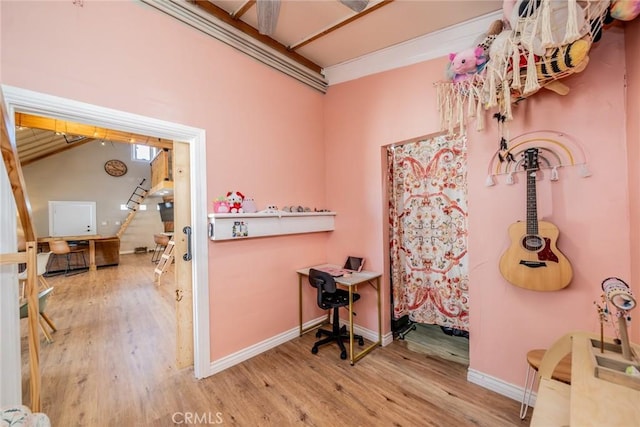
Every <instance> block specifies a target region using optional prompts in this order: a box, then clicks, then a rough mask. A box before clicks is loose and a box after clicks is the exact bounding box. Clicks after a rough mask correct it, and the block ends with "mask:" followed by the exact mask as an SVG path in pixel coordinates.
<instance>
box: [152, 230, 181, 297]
mask: <svg viewBox="0 0 640 427" xmlns="http://www.w3.org/2000/svg"><path fill="white" fill-rule="evenodd" d="M175 246H176V243H175V242H174V241H173V239H171V240H169V243H167V247H166V248H164V253H163V254H162V255H161V256H160V261H158V264H157V265H156V268H155V270H153V275H154V276H155V282H156V285H158V286H160V279H161V278H162V275H163V274H164V273H165V272H166V271H167V269H168V268H169V266H170V265H171V263H172V262H173V250H174V248H175Z"/></svg>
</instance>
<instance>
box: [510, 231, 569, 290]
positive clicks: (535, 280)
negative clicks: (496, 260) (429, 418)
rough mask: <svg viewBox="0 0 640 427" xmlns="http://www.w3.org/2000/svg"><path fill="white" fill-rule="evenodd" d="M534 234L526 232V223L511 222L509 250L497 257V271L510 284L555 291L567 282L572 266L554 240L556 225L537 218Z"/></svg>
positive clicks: (557, 234) (566, 284)
mask: <svg viewBox="0 0 640 427" xmlns="http://www.w3.org/2000/svg"><path fill="white" fill-rule="evenodd" d="M537 228H538V233H537V234H536V235H532V234H527V223H526V222H525V221H519V222H516V223H514V224H511V226H510V227H509V230H508V233H509V238H510V239H511V245H510V246H509V249H507V251H506V252H505V253H504V254H503V255H502V257H501V258H500V273H502V276H503V277H504V278H505V279H507V281H508V282H509V283H511V284H512V285H515V286H518V287H521V288H525V289H530V290H534V291H558V290H560V289H563V288H565V287H567V286H568V285H569V283H570V282H571V279H572V278H573V269H572V268H571V263H570V262H569V260H568V259H567V258H566V257H565V256H564V254H562V252H560V250H559V249H558V247H557V246H556V243H557V241H558V236H559V234H560V232H559V231H558V227H556V226H555V225H553V224H552V223H550V222H547V221H537Z"/></svg>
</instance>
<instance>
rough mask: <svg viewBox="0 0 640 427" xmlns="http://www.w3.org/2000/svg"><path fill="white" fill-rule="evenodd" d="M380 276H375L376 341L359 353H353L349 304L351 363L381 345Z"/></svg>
mask: <svg viewBox="0 0 640 427" xmlns="http://www.w3.org/2000/svg"><path fill="white" fill-rule="evenodd" d="M369 284H370V285H371V286H373V283H371V281H369ZM380 287H381V285H380V277H378V278H376V294H377V296H378V341H377V342H374V343H373V344H371V345H369V346H368V347H367V348H365V349H363V350H362V351H361V352H360V353H358V354H356V355H355V356H354V355H353V311H352V305H351V304H349V324H350V328H351V331H350V334H351V335H350V338H351V339H350V340H349V347H350V350H351V353H350V359H349V360H350V362H351V364H352V365H353V364H354V363H355V362H357V361H358V360H360V359H362V358H363V357H364V356H365V355H366V354H367V353H369V352H370V351H371V350H373V349H374V348H376V347H378V346H381V345H382V298H381V297H382V290H381V289H380ZM349 301H351V287H349Z"/></svg>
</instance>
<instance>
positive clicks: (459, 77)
mask: <svg viewBox="0 0 640 427" xmlns="http://www.w3.org/2000/svg"><path fill="white" fill-rule="evenodd" d="M449 60H450V61H451V62H450V63H449V67H448V69H447V74H448V75H449V78H450V79H451V80H453V82H455V83H458V82H462V81H465V80H467V79H469V78H471V77H472V76H473V75H474V74H479V73H482V72H483V70H484V67H485V65H486V63H487V58H486V56H485V54H484V49H483V48H482V46H475V47H472V48H470V49H465V50H463V51H461V52H458V53H450V54H449Z"/></svg>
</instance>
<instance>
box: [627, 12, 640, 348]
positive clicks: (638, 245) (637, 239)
mask: <svg viewBox="0 0 640 427" xmlns="http://www.w3.org/2000/svg"><path fill="white" fill-rule="evenodd" d="M625 45H626V57H625V59H626V61H627V150H628V157H627V159H628V169H629V201H630V205H629V207H630V210H629V216H630V217H631V230H630V236H631V238H630V241H631V276H630V277H629V279H630V282H627V283H629V284H630V285H631V288H632V289H633V292H634V294H635V295H636V299H640V263H639V262H638V260H640V168H639V167H638V165H640V97H638V94H640V55H638V52H640V19H635V20H633V21H631V22H628V23H627V25H626V27H625ZM637 310H638V309H636V312H634V313H632V314H633V315H634V317H635V318H636V319H637V318H638V313H637ZM634 323H635V325H634V328H633V330H632V335H631V337H630V338H631V340H632V341H633V342H640V327H638V323H637V322H634Z"/></svg>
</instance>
